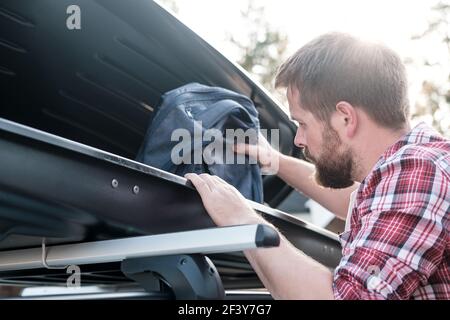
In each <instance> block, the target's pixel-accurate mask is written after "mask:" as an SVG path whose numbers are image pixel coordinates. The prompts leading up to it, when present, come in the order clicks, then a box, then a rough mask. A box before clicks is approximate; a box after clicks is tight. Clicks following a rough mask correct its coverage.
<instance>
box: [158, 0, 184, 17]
mask: <svg viewBox="0 0 450 320" xmlns="http://www.w3.org/2000/svg"><path fill="white" fill-rule="evenodd" d="M156 2H158V3H160V4H162V5H163V6H165V7H166V8H168V9H170V10H172V11H173V12H174V13H176V14H178V13H179V11H180V8H179V7H178V4H177V2H178V1H177V0H157V1H156Z"/></svg>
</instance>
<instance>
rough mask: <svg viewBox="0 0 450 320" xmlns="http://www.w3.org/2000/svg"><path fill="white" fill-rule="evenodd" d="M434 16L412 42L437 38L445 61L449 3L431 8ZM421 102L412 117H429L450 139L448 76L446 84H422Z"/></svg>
mask: <svg viewBox="0 0 450 320" xmlns="http://www.w3.org/2000/svg"><path fill="white" fill-rule="evenodd" d="M432 10H433V12H434V13H435V16H434V17H433V19H431V20H430V22H429V24H428V28H427V29H426V30H425V31H424V32H423V33H422V34H420V35H417V36H414V37H412V39H413V40H417V41H421V40H426V39H428V38H430V37H432V36H437V37H438V39H439V41H440V43H441V45H443V46H444V47H445V48H446V52H447V59H450V2H449V1H440V2H439V3H438V4H437V5H435V6H434V7H433V8H432ZM423 65H424V66H425V67H428V68H443V66H442V65H441V63H439V62H433V61H429V60H427V59H425V60H424V61H423ZM421 93H422V96H423V100H422V101H420V102H418V103H417V104H416V106H415V109H416V110H415V112H414V114H413V115H412V117H413V118H416V119H426V118H427V117H428V118H430V117H431V122H432V125H433V127H434V128H436V129H437V130H439V131H440V132H441V133H443V134H444V135H446V136H449V137H450V74H449V76H448V77H447V82H446V83H436V81H435V80H427V81H424V82H423V84H422V92H421Z"/></svg>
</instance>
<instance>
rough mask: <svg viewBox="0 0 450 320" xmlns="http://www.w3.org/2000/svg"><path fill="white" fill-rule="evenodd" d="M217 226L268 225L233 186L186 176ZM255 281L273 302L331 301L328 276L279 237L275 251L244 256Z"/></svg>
mask: <svg viewBox="0 0 450 320" xmlns="http://www.w3.org/2000/svg"><path fill="white" fill-rule="evenodd" d="M186 178H188V179H189V180H191V182H192V183H193V185H194V186H195V187H196V189H197V191H198V192H199V194H200V196H201V198H202V201H203V204H204V206H205V208H206V210H207V211H208V213H209V214H210V216H211V218H212V219H213V221H214V222H215V223H216V224H217V225H218V226H229V225H242V224H262V223H264V224H269V223H268V222H266V221H265V220H264V219H263V218H262V217H261V216H260V215H258V214H257V213H256V212H255V211H254V210H253V209H252V208H251V207H250V206H249V204H248V202H247V201H246V200H245V199H244V198H243V197H242V195H241V194H240V193H239V191H237V190H236V189H235V188H234V187H233V186H231V185H229V184H227V183H226V182H225V181H223V180H222V179H220V178H219V177H215V176H210V175H207V174H201V175H196V174H187V175H186ZM244 253H245V256H246V257H247V259H248V260H249V262H250V264H251V265H252V267H253V268H254V270H255V271H256V273H257V274H258V276H259V278H260V279H261V281H262V282H263V284H264V285H265V287H266V288H267V289H268V290H269V291H270V293H271V294H272V296H273V297H274V298H277V299H333V297H334V296H333V289H332V281H333V276H332V273H331V272H330V271H329V270H328V269H327V268H326V267H324V266H323V265H321V264H320V263H318V262H316V261H314V260H313V259H311V258H309V257H307V256H306V255H305V254H304V253H302V252H301V251H299V250H298V249H297V248H295V247H294V246H293V245H291V244H290V243H289V241H288V240H287V239H286V238H284V237H281V243H280V246H279V247H276V248H270V249H255V250H247V251H245V252H244Z"/></svg>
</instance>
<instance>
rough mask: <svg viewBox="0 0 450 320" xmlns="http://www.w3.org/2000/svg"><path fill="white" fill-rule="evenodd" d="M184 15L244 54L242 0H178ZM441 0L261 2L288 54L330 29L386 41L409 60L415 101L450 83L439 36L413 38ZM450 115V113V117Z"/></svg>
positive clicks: (219, 43)
mask: <svg viewBox="0 0 450 320" xmlns="http://www.w3.org/2000/svg"><path fill="white" fill-rule="evenodd" d="M175 1H176V3H177V6H178V8H179V13H178V18H180V20H181V21H183V22H184V23H185V24H186V25H187V26H189V27H190V28H191V29H193V30H194V31H195V32H196V33H198V34H199V35H200V36H202V37H203V38H204V39H205V40H207V41H208V42H209V43H211V44H212V45H213V46H214V47H216V48H217V49H218V50H219V51H220V52H222V53H224V54H225V55H226V56H227V57H228V58H230V60H233V61H236V60H237V59H238V58H239V57H238V55H237V52H236V51H235V48H234V47H233V45H232V44H231V43H230V42H229V40H228V36H229V35H230V34H233V35H240V34H243V33H244V34H245V32H243V30H245V26H244V25H243V24H242V19H241V16H240V11H241V10H242V9H244V8H245V6H246V3H247V1H242V0H227V1H224V0H175ZM437 2H438V0H377V1H375V0H339V1H336V0H334V1H333V0H255V4H257V5H259V4H261V5H263V6H264V8H265V14H266V18H267V20H268V21H269V23H270V24H271V26H273V27H274V28H275V29H278V30H280V31H281V32H283V33H285V34H287V36H288V37H289V46H288V54H290V53H293V52H295V51H296V50H297V49H298V48H300V47H301V46H302V45H304V44H305V43H307V42H308V41H309V40H311V39H313V38H314V37H316V36H319V35H321V34H323V33H326V32H330V31H341V32H348V33H351V34H353V35H355V36H358V37H361V38H364V39H368V40H372V41H378V42H382V43H384V44H386V45H388V46H389V47H391V48H393V49H394V50H395V51H397V52H398V53H399V54H400V56H401V57H402V59H403V60H404V61H413V63H409V64H407V71H408V77H409V82H410V90H409V91H410V100H411V102H412V103H411V104H412V105H414V104H415V101H416V100H417V99H418V98H419V94H420V90H421V85H422V82H423V81H424V80H426V79H433V80H435V81H436V82H438V83H446V82H447V77H448V74H449V70H450V61H448V55H447V52H446V49H445V47H443V46H441V45H440V41H439V39H437V38H435V39H433V38H431V39H429V40H421V41H413V40H412V39H411V37H412V36H414V35H418V34H421V33H422V32H423V31H425V30H426V29H427V27H428V22H429V20H431V19H432V17H433V16H434V14H435V13H434V12H433V11H432V10H431V8H432V7H433V6H434V5H435V4H436V3H437ZM425 58H426V59H428V60H430V61H431V62H440V63H441V64H442V65H443V67H441V68H424V67H423V63H422V61H423V59H425ZM449 119H450V115H449Z"/></svg>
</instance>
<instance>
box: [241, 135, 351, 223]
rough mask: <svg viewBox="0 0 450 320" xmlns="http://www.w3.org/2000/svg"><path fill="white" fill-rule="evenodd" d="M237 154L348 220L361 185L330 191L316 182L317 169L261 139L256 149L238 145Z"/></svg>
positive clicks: (254, 146) (250, 146)
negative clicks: (352, 202) (353, 200)
mask: <svg viewBox="0 0 450 320" xmlns="http://www.w3.org/2000/svg"><path fill="white" fill-rule="evenodd" d="M234 149H235V152H236V153H239V154H247V155H249V156H250V157H252V158H255V159H257V160H258V162H259V164H260V166H261V168H262V170H263V172H264V171H265V172H271V173H274V174H277V175H278V176H279V177H280V178H281V179H283V180H284V181H285V182H286V183H287V184H289V185H290V186H292V187H293V188H295V189H296V190H298V191H299V192H301V193H303V194H304V195H305V196H307V197H309V198H311V199H313V200H314V201H316V202H318V203H319V204H321V205H322V206H323V207H325V208H327V209H328V210H330V211H331V212H332V213H334V214H335V215H336V216H338V217H340V218H341V219H344V220H345V219H346V217H347V212H348V205H349V201H350V194H351V193H352V192H353V191H354V190H355V189H357V188H358V187H359V183H355V184H354V185H353V186H351V187H349V188H346V189H339V190H338V189H329V188H324V187H322V186H320V185H319V184H318V183H317V182H316V181H315V179H314V170H315V168H314V165H312V164H310V163H308V162H306V161H304V160H300V159H296V158H293V157H290V156H286V155H283V154H281V153H280V152H278V151H276V150H275V149H274V148H272V147H271V146H270V144H269V143H268V142H267V140H266V139H265V138H264V136H262V135H260V137H259V139H258V144H257V145H242V144H241V145H236V146H235V148H234Z"/></svg>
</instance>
